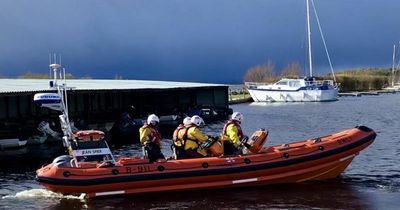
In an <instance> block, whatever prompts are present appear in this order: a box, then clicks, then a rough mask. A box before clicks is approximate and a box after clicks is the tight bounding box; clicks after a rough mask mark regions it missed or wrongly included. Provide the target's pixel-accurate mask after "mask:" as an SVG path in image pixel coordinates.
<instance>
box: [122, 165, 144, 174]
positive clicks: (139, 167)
mask: <svg viewBox="0 0 400 210" xmlns="http://www.w3.org/2000/svg"><path fill="white" fill-rule="evenodd" d="M125 169H126V170H125V171H126V173H127V174H132V173H135V172H136V173H143V172H149V171H150V166H137V167H136V170H135V168H133V170H132V168H131V167H125Z"/></svg>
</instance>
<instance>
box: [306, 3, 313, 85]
mask: <svg viewBox="0 0 400 210" xmlns="http://www.w3.org/2000/svg"><path fill="white" fill-rule="evenodd" d="M306 3H307V39H308V64H309V65H310V66H309V68H310V77H312V76H313V69H312V53H311V28H310V3H309V0H306Z"/></svg>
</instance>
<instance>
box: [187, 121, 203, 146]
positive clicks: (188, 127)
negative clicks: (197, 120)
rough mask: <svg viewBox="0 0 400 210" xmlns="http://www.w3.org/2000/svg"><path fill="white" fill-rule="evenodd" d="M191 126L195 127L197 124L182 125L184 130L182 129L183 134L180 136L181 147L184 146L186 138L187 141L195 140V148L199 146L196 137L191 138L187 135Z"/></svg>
mask: <svg viewBox="0 0 400 210" xmlns="http://www.w3.org/2000/svg"><path fill="white" fill-rule="evenodd" d="M193 127H197V126H196V125H193V124H190V125H188V126H185V127H184V129H185V130H184V134H183V136H182V140H183V148H185V145H186V142H187V141H188V140H189V141H193V142H195V143H196V144H197V148H198V147H199V146H200V144H201V143H200V142H199V141H198V140H197V139H191V138H189V137H188V132H189V129H190V128H193Z"/></svg>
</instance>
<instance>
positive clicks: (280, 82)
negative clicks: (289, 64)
mask: <svg viewBox="0 0 400 210" xmlns="http://www.w3.org/2000/svg"><path fill="white" fill-rule="evenodd" d="M276 84H277V85H287V81H279V82H277V83H276Z"/></svg>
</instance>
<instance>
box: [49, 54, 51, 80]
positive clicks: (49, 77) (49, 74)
mask: <svg viewBox="0 0 400 210" xmlns="http://www.w3.org/2000/svg"><path fill="white" fill-rule="evenodd" d="M50 65H51V53H49V79H51V70H52V69H51V67H50Z"/></svg>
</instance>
